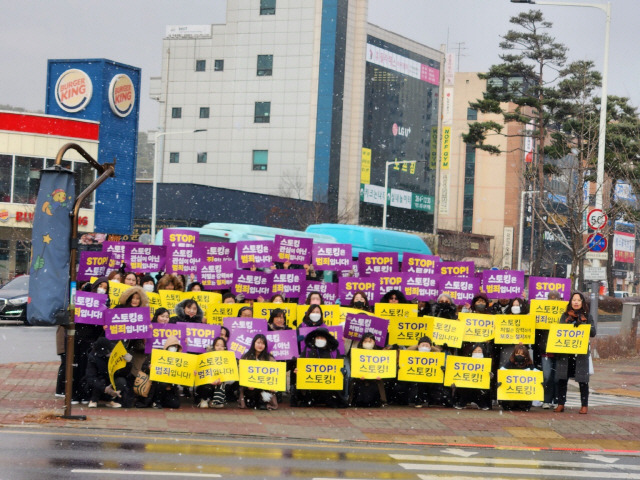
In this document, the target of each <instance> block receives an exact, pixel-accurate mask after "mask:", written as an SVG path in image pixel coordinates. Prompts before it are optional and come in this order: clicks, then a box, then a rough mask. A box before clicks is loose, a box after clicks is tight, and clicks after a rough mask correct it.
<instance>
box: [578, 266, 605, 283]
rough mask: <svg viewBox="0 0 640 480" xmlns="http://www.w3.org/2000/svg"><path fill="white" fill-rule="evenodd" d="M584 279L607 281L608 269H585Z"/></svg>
mask: <svg viewBox="0 0 640 480" xmlns="http://www.w3.org/2000/svg"><path fill="white" fill-rule="evenodd" d="M584 279H585V280H590V281H598V280H606V279H607V267H584Z"/></svg>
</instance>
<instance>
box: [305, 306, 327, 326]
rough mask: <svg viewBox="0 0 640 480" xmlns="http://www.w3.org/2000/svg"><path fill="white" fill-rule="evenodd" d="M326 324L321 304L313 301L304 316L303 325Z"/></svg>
mask: <svg viewBox="0 0 640 480" xmlns="http://www.w3.org/2000/svg"><path fill="white" fill-rule="evenodd" d="M322 325H324V315H323V314H322V308H320V305H318V304H315V303H312V304H311V305H310V306H309V308H308V309H307V312H306V313H305V314H304V317H303V318H302V325H300V326H301V327H302V326H304V327H320V326H322Z"/></svg>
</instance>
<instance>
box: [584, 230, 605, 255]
mask: <svg viewBox="0 0 640 480" xmlns="http://www.w3.org/2000/svg"><path fill="white" fill-rule="evenodd" d="M587 247H588V248H589V250H591V251H592V252H604V251H605V250H606V249H607V239H606V238H605V237H604V236H602V235H600V234H599V233H592V234H591V235H589V236H588V237H587Z"/></svg>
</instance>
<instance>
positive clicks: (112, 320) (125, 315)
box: [104, 307, 152, 340]
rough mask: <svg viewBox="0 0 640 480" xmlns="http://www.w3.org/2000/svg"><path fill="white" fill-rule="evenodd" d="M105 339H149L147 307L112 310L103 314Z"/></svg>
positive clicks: (149, 329)
mask: <svg viewBox="0 0 640 480" xmlns="http://www.w3.org/2000/svg"><path fill="white" fill-rule="evenodd" d="M104 324H105V325H106V326H107V329H106V330H105V333H106V337H107V338H108V339H109V340H132V339H135V338H151V335H152V333H151V313H150V311H149V307H135V308H113V309H109V310H107V311H105V312H104Z"/></svg>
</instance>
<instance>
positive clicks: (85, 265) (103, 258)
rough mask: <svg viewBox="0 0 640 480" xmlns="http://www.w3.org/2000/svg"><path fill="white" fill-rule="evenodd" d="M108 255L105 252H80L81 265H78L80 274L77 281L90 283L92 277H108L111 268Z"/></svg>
mask: <svg viewBox="0 0 640 480" xmlns="http://www.w3.org/2000/svg"><path fill="white" fill-rule="evenodd" d="M109 258H110V255H109V254H108V253H103V252H80V263H79V264H78V273H77V275H76V280H77V281H79V282H88V281H89V280H91V277H98V278H100V277H104V276H106V275H107V268H108V267H109Z"/></svg>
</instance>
